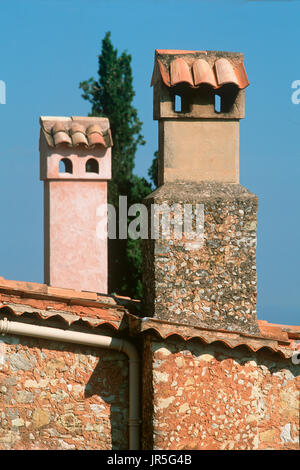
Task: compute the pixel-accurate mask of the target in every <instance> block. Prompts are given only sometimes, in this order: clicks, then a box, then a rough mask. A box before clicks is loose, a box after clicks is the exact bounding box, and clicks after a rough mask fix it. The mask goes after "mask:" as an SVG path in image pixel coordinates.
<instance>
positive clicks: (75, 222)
mask: <svg viewBox="0 0 300 470" xmlns="http://www.w3.org/2000/svg"><path fill="white" fill-rule="evenodd" d="M40 122H41V134H40V178H41V180H43V181H44V282H45V283H46V284H48V285H50V286H55V287H63V288H71V289H76V290H86V291H94V292H100V293H104V294H105V293H107V277H108V276H107V237H106V236H105V229H106V226H107V215H106V214H107V181H108V180H109V179H110V178H111V146H112V139H111V134H110V129H109V121H108V119H106V118H94V117H77V116H75V117H74V116H73V117H48V116H43V117H41V119H40ZM103 229H104V232H103Z"/></svg>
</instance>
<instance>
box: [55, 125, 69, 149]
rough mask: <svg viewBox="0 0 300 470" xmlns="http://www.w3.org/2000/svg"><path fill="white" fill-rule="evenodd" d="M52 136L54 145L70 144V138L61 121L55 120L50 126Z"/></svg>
mask: <svg viewBox="0 0 300 470" xmlns="http://www.w3.org/2000/svg"><path fill="white" fill-rule="evenodd" d="M52 137H53V141H54V145H55V146H56V145H60V144H68V145H72V140H71V138H70V136H69V134H68V131H67V130H66V128H65V126H64V124H63V123H62V122H56V123H55V124H54V126H53V127H52Z"/></svg>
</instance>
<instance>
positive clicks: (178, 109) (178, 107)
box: [174, 95, 182, 113]
mask: <svg viewBox="0 0 300 470" xmlns="http://www.w3.org/2000/svg"><path fill="white" fill-rule="evenodd" d="M174 111H175V113H182V98H181V96H180V95H174Z"/></svg>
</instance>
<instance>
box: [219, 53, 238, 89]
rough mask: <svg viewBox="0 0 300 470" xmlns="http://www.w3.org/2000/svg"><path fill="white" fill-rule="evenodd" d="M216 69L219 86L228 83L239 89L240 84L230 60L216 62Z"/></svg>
mask: <svg viewBox="0 0 300 470" xmlns="http://www.w3.org/2000/svg"><path fill="white" fill-rule="evenodd" d="M215 69H216V76H217V82H218V85H219V86H222V85H225V84H227V83H233V84H235V85H237V86H238V87H239V82H238V79H237V77H236V75H235V72H234V68H233V66H232V64H231V63H230V62H229V60H227V59H224V58H223V57H222V58H221V59H218V60H216V62H215Z"/></svg>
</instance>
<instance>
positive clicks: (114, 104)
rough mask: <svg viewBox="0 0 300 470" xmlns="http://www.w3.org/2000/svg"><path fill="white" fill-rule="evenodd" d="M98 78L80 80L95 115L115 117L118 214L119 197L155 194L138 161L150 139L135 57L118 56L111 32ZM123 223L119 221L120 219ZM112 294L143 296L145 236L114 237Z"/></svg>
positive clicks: (112, 197)
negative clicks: (136, 85) (136, 101)
mask: <svg viewBox="0 0 300 470" xmlns="http://www.w3.org/2000/svg"><path fill="white" fill-rule="evenodd" d="M98 61H99V62H98V63H99V68H98V79H97V80H95V79H94V78H90V79H89V80H86V81H83V82H81V83H80V85H79V87H80V88H81V89H82V90H83V94H82V97H83V98H84V99H85V100H88V101H89V102H90V103H91V105H92V108H91V112H90V114H89V116H103V117H107V118H109V121H110V128H111V132H112V137H113V142H114V146H113V149H112V180H111V181H109V183H108V202H109V203H110V204H112V205H113V206H114V207H115V209H116V212H117V214H118V208H119V195H122V196H127V203H128V207H129V206H130V205H132V204H134V203H139V202H142V200H143V198H144V197H145V196H146V195H147V194H149V193H150V192H151V184H150V183H149V182H148V181H147V180H146V179H145V178H140V177H138V176H137V175H134V173H133V170H134V160H135V154H136V151H137V148H138V146H139V145H144V144H145V141H144V138H143V135H142V133H141V130H142V122H141V121H140V119H139V117H138V113H137V110H136V109H135V108H134V106H133V104H132V101H133V98H134V96H135V92H134V89H133V79H132V70H131V56H130V55H129V54H128V53H127V52H125V51H124V52H123V53H122V54H121V55H118V51H117V49H115V48H114V47H113V44H112V42H111V34H110V32H107V33H106V35H105V37H104V39H103V41H102V50H101V54H100V55H99V56H98ZM117 227H118V221H117ZM108 262H109V280H108V284H109V292H111V293H114V292H115V293H119V294H124V295H128V296H130V297H133V298H141V297H142V284H141V266H142V257H141V247H140V240H132V239H130V238H128V239H127V240H119V239H118V237H117V239H116V240H109V241H108Z"/></svg>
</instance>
